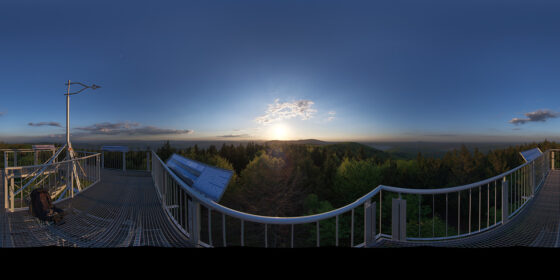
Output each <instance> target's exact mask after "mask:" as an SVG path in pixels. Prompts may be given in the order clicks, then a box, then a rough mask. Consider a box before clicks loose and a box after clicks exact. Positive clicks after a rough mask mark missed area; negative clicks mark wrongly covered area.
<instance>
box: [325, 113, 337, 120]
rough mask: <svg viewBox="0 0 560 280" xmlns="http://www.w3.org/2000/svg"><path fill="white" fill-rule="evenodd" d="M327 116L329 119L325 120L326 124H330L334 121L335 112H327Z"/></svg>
mask: <svg viewBox="0 0 560 280" xmlns="http://www.w3.org/2000/svg"><path fill="white" fill-rule="evenodd" d="M328 114H329V117H328V118H327V121H328V122H330V121H332V120H334V119H335V116H336V112H335V111H329V113H328Z"/></svg>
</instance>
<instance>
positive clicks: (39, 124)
mask: <svg viewBox="0 0 560 280" xmlns="http://www.w3.org/2000/svg"><path fill="white" fill-rule="evenodd" d="M27 125H29V126H35V127H39V126H54V127H62V126H61V125H60V123H59V122H38V123H32V122H30V123H28V124H27Z"/></svg>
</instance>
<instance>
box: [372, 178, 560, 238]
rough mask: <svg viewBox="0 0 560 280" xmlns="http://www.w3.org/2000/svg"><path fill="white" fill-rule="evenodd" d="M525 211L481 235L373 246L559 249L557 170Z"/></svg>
mask: <svg viewBox="0 0 560 280" xmlns="http://www.w3.org/2000/svg"><path fill="white" fill-rule="evenodd" d="M530 203H531V204H529V205H527V208H526V209H525V210H523V211H522V212H520V213H518V214H517V215H516V217H513V218H512V220H510V221H509V222H508V223H507V224H506V225H504V226H500V227H498V228H496V229H494V230H490V231H488V232H485V233H481V234H478V235H473V236H470V237H465V238H461V239H456V240H449V241H438V242H424V243H419V242H414V243H412V242H395V241H392V240H382V241H380V242H378V243H377V244H376V247H410V246H436V247H468V248H473V247H474V248H484V247H512V246H525V247H559V246H560V232H559V226H560V171H559V170H556V171H551V172H550V174H549V175H548V177H547V179H546V181H545V184H544V185H543V186H542V188H541V190H540V191H539V192H538V193H537V195H536V197H535V199H534V200H532V201H531V202H530Z"/></svg>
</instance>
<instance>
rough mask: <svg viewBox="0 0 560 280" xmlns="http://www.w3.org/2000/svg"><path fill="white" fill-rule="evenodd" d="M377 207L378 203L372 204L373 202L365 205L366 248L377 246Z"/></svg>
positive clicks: (367, 202)
mask: <svg viewBox="0 0 560 280" xmlns="http://www.w3.org/2000/svg"><path fill="white" fill-rule="evenodd" d="M376 205H377V203H375V202H373V203H372V202H371V200H368V201H366V203H365V204H364V211H365V215H364V219H365V220H364V224H365V229H364V230H365V232H364V234H365V243H366V244H365V246H366V247H369V246H373V245H374V244H375V241H376V240H375V232H376V231H377V230H376V222H375V218H376V208H377V207H376Z"/></svg>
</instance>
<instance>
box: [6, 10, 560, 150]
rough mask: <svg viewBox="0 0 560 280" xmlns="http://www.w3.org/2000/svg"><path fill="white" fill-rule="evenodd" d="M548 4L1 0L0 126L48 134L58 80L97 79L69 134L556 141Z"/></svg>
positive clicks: (557, 60) (559, 35)
mask: <svg viewBox="0 0 560 280" xmlns="http://www.w3.org/2000/svg"><path fill="white" fill-rule="evenodd" d="M559 14H560V2H557V1H534V0H533V1H396V0H392V1H326V0H323V1H303V0H300V1H286V0H284V1H242V0H238V1H48V2H47V1H11V0H5V1H1V2H0V97H1V98H0V141H16V140H22V139H26V140H27V139H45V138H46V139H53V140H55V139H60V137H61V136H62V135H63V134H64V132H65V128H64V127H65V117H66V116H65V106H66V104H65V96H64V95H63V94H64V93H65V92H66V86H65V83H66V81H67V80H72V81H77V82H83V83H86V84H91V83H95V84H99V85H101V86H102V88H100V89H98V90H95V91H92V90H86V91H84V92H83V93H80V94H79V95H76V96H73V97H72V98H71V126H70V127H71V132H72V137H73V138H74V139H86V140H87V139H137V140H142V139H146V140H154V139H175V140H178V139H185V140H198V139H223V140H238V139H239V140H241V139H255V140H257V139H306V138H316V139H322V140H359V141H395V140H398V141H418V140H421V141H506V140H507V141H525V140H542V139H544V138H545V137H546V138H548V139H558V140H560V133H559V132H558V128H559V124H560V121H559V120H558V118H557V115H558V114H557V112H558V111H560V95H559V94H558V93H559V92H560V91H559V90H560V79H559V78H558V77H560V67H559V66H560V52H559V51H558V50H560V17H559V16H558V15H559ZM76 90H79V86H76V87H73V88H72V90H71V91H76ZM516 118H517V119H518V121H515V119H516ZM263 120H267V121H263ZM57 124H60V126H57Z"/></svg>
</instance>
